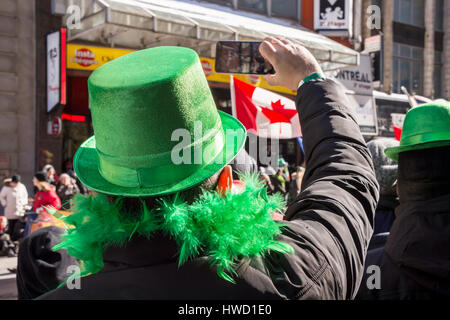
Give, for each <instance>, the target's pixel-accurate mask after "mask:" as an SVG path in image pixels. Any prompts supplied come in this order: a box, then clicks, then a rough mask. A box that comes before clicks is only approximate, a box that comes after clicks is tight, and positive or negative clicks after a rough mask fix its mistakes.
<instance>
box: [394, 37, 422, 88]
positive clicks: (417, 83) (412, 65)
mask: <svg viewBox="0 0 450 320" xmlns="http://www.w3.org/2000/svg"><path fill="white" fill-rule="evenodd" d="M393 51H394V59H393V66H392V68H393V90H394V92H396V93H402V92H401V87H402V86H404V87H405V88H406V89H407V90H408V91H409V92H410V93H415V94H422V91H423V48H418V47H412V46H407V45H403V44H398V43H396V44H394V50H393Z"/></svg>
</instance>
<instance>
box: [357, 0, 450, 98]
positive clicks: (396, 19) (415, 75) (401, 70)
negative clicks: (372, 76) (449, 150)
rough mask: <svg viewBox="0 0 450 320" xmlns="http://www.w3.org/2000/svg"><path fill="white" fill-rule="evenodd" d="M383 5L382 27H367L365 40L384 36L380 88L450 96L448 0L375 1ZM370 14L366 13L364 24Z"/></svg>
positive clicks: (431, 95) (374, 3)
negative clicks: (449, 81)
mask: <svg viewBox="0 0 450 320" xmlns="http://www.w3.org/2000/svg"><path fill="white" fill-rule="evenodd" d="M364 5H365V8H366V9H365V10H364V8H363V12H364V11H369V12H370V9H369V10H367V9H368V6H369V5H371V6H376V7H378V8H380V12H381V13H382V14H381V17H380V19H381V20H382V23H381V24H380V25H381V28H380V29H377V28H376V27H374V28H371V29H366V32H365V33H364V34H363V36H364V38H363V40H366V39H367V38H368V37H371V36H372V37H373V36H376V35H382V39H383V40H382V42H383V43H382V46H381V47H382V49H381V50H382V53H381V57H382V58H381V60H382V63H381V64H380V68H381V75H382V76H381V79H380V87H379V88H380V89H381V90H382V91H384V92H386V93H402V90H401V87H402V86H403V87H405V88H406V89H407V90H408V92H409V93H413V94H416V95H422V96H425V97H428V98H432V99H435V98H445V99H449V98H450V97H449V89H448V88H447V87H448V76H447V75H446V73H445V72H444V70H445V68H448V64H449V62H448V60H449V58H448V55H449V51H448V49H446V48H448V46H449V45H448V41H449V33H450V29H449V24H448V22H446V21H444V20H445V19H446V20H448V19H449V17H448V16H446V15H445V14H444V12H445V9H446V8H447V10H448V1H447V0H383V1H381V0H372V1H365V4H364ZM368 19H371V17H370V16H368V15H367V14H366V15H363V20H364V21H362V24H364V23H367V21H368Z"/></svg>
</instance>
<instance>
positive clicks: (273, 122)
mask: <svg viewBox="0 0 450 320" xmlns="http://www.w3.org/2000/svg"><path fill="white" fill-rule="evenodd" d="M230 80H231V81H230V83H231V103H232V111H233V116H234V117H235V118H237V119H238V120H239V121H241V122H242V124H243V125H244V126H245V127H246V128H247V131H248V132H250V133H253V134H255V135H257V136H259V137H262V138H273V139H292V138H296V137H301V136H302V131H301V128H300V121H299V118H298V114H297V109H296V107H295V102H294V101H292V100H290V99H287V98H285V97H283V96H281V95H279V94H276V93H273V92H271V91H268V90H265V89H261V88H259V87H255V86H252V85H251V84H248V83H246V82H244V81H241V80H239V79H236V78H235V77H233V76H231V79H230Z"/></svg>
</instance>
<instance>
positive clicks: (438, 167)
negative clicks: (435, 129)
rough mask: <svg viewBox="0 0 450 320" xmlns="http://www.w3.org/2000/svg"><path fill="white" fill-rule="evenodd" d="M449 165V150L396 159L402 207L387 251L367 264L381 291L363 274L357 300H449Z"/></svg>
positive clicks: (373, 255)
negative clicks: (376, 269)
mask: <svg viewBox="0 0 450 320" xmlns="http://www.w3.org/2000/svg"><path fill="white" fill-rule="evenodd" d="M449 163H450V147H441V148H433V149H424V150H417V151H410V152H404V153H400V155H399V165H398V170H399V174H398V175H399V177H398V187H399V191H400V205H399V206H398V207H397V208H396V210H395V220H394V223H393V225H392V228H391V230H390V234H389V236H388V238H387V242H386V245H385V247H384V248H383V247H381V248H378V249H374V250H370V251H369V253H368V255H367V259H366V268H369V267H370V266H377V267H379V271H380V272H379V273H380V281H379V287H378V288H377V287H374V286H373V285H374V284H375V279H374V278H373V275H374V272H373V271H372V272H366V273H365V278H364V279H363V281H362V284H361V288H360V292H359V293H358V298H360V299H382V300H384V299H389V300H392V299H437V298H445V299H448V298H450V249H449V248H450V214H449V213H450V167H449V166H448V164H449ZM372 268H373V267H372ZM367 282H369V283H370V284H371V285H370V286H367ZM369 287H370V288H369Z"/></svg>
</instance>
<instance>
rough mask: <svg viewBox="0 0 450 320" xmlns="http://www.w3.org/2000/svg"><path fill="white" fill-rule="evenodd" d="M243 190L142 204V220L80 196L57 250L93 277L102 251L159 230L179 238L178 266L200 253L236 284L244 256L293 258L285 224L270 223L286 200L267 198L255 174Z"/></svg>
mask: <svg viewBox="0 0 450 320" xmlns="http://www.w3.org/2000/svg"><path fill="white" fill-rule="evenodd" d="M242 179H243V180H244V181H245V183H246V187H245V191H244V192H243V193H240V194H231V193H228V194H227V195H226V196H225V197H221V196H220V195H219V194H218V193H217V192H216V191H203V192H202V194H201V195H200V196H199V197H198V199H197V200H196V201H195V202H194V203H192V204H187V203H186V202H184V201H183V199H181V198H180V197H179V196H178V195H175V196H173V197H170V200H162V201H160V205H159V206H158V207H157V208H153V209H151V210H148V209H147V208H146V206H145V205H144V206H143V207H144V209H143V212H142V213H141V215H140V217H141V218H140V220H139V221H136V219H134V220H132V219H130V218H127V215H126V214H124V213H123V211H121V201H120V199H118V201H117V202H116V203H110V202H109V201H108V199H107V198H106V196H104V195H101V194H99V195H96V196H94V197H93V196H88V197H85V196H81V195H79V196H77V197H76V198H75V199H74V206H73V212H74V213H73V214H71V215H69V216H67V217H64V218H63V219H64V223H65V224H70V225H73V226H74V228H72V229H70V228H67V229H66V234H65V235H63V236H62V240H63V241H62V242H61V243H60V244H58V245H57V246H55V247H54V248H53V249H54V250H59V249H66V250H67V252H68V254H69V255H71V256H73V257H76V258H78V259H80V260H81V261H82V272H81V274H77V275H73V276H72V277H71V278H69V280H68V281H70V280H71V279H73V278H74V277H77V276H83V275H87V274H94V273H97V272H98V271H100V270H101V269H102V268H103V250H104V249H105V248H106V247H108V246H111V245H124V244H125V243H126V242H127V241H129V240H130V239H131V237H132V236H133V235H135V234H138V235H141V236H145V237H150V235H151V234H152V232H154V231H156V230H161V231H163V232H164V233H165V234H166V235H168V236H170V237H171V238H173V239H175V241H176V243H177V244H178V247H179V266H181V265H182V264H183V263H185V262H186V261H187V260H188V259H194V258H196V257H198V255H199V252H200V251H201V250H202V251H203V252H204V253H205V254H206V255H207V256H208V258H209V261H210V263H211V265H212V266H215V267H216V268H217V274H218V275H219V277H221V278H223V279H225V280H227V281H230V282H234V280H233V277H232V276H230V274H232V275H235V274H236V273H235V271H234V267H235V266H236V264H237V262H238V261H239V260H240V259H242V258H243V257H254V256H262V255H264V254H266V253H267V252H268V251H269V250H271V251H276V252H280V253H293V249H292V247H291V246H290V245H288V244H286V243H283V242H280V241H277V240H275V238H276V237H277V236H278V235H279V234H280V233H281V230H280V228H281V227H283V226H284V225H283V224H282V223H280V222H277V221H274V220H273V219H272V213H273V212H275V211H281V210H282V208H283V206H284V201H283V200H282V197H281V196H280V195H279V194H275V195H273V196H267V194H266V189H265V188H264V187H263V185H262V183H261V182H260V181H259V180H258V177H257V176H256V175H248V176H243V177H242ZM121 212H122V213H121Z"/></svg>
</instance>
